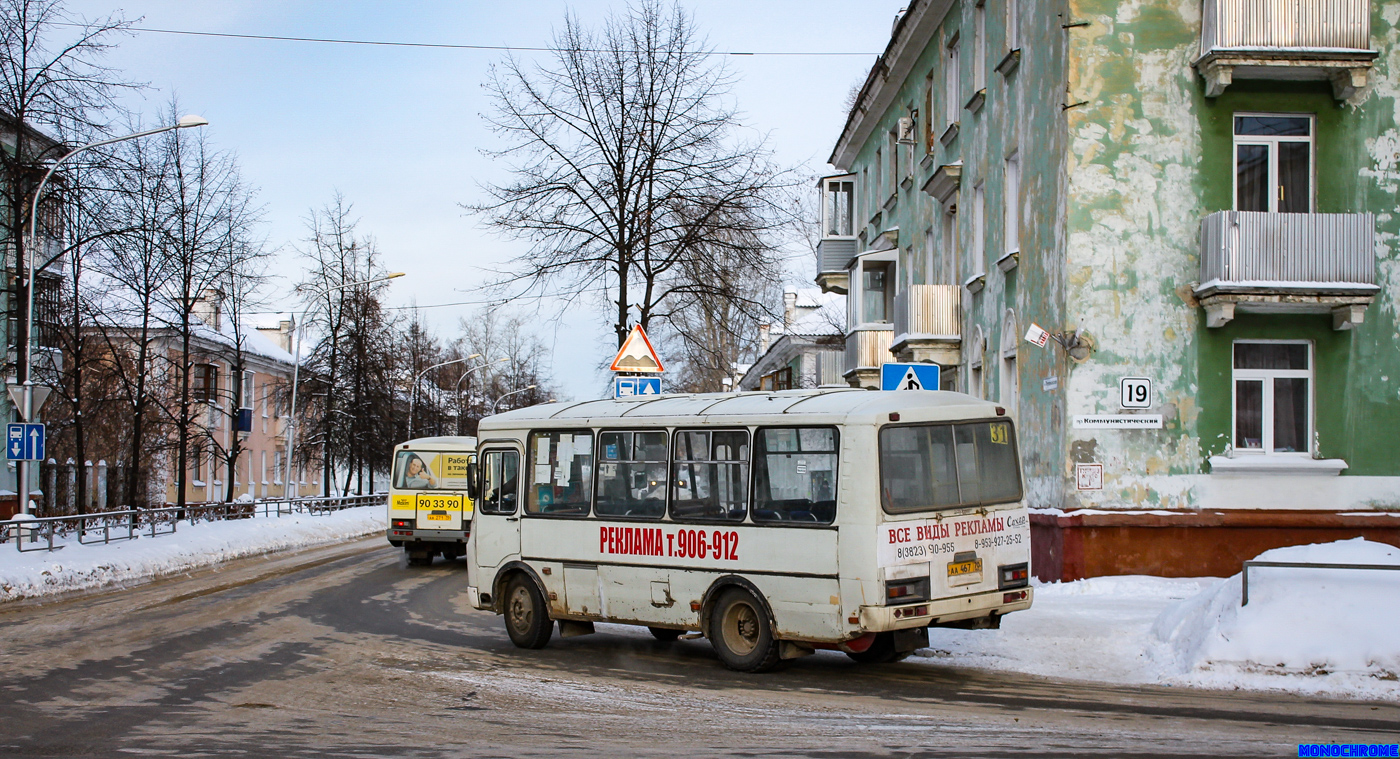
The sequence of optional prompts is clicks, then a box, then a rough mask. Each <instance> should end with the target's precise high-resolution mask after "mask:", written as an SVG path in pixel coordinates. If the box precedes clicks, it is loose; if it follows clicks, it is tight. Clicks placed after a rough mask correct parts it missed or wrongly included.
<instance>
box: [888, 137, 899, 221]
mask: <svg viewBox="0 0 1400 759" xmlns="http://www.w3.org/2000/svg"><path fill="white" fill-rule="evenodd" d="M885 158H886V159H887V160H888V161H889V162H890V165H889V173H888V176H889V178H890V189H889V192H888V193H886V194H885V202H887V203H888V202H889V199H890V198H892V197H894V194H895V193H897V192H899V127H898V126H896V127H895V128H894V129H891V130H890V132H889V134H887V135H885Z"/></svg>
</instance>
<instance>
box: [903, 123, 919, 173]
mask: <svg viewBox="0 0 1400 759" xmlns="http://www.w3.org/2000/svg"><path fill="white" fill-rule="evenodd" d="M918 135H919V109H917V108H910V109H909V132H908V134H904V135H901V138H902V139H903V141H904V176H905V177H909V178H913V176H914V157H915V150H916V149H917V148H918V146H919V137H918Z"/></svg>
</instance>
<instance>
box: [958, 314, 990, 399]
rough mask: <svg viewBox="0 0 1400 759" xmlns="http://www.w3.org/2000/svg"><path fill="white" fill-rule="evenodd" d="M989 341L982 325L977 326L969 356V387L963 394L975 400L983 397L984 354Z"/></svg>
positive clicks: (969, 348)
mask: <svg viewBox="0 0 1400 759" xmlns="http://www.w3.org/2000/svg"><path fill="white" fill-rule="evenodd" d="M986 347H987V339H986V338H985V337H984V336H983V335H982V325H980V324H979V325H977V327H976V328H975V329H974V330H973V333H972V342H971V344H969V346H968V355H967V369H968V372H967V387H966V388H964V389H963V392H965V393H967V394H968V395H971V396H973V397H974V398H981V397H982V353H983V352H984V351H985V350H986Z"/></svg>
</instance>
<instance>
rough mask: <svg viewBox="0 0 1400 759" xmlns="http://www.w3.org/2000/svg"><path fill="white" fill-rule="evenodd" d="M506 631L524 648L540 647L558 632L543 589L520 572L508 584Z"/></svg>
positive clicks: (513, 640) (511, 638)
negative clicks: (545, 600)
mask: <svg viewBox="0 0 1400 759" xmlns="http://www.w3.org/2000/svg"><path fill="white" fill-rule="evenodd" d="M503 606H504V608H505V618H506V633H507V634H509V635H510V642H511V643H514V644H515V645H516V646H518V647H520V648H530V649H539V648H544V647H545V646H546V645H547V644H548V643H549V638H550V636H551V635H553V634H554V620H552V619H550V618H549V611H548V610H547V609H546V608H545V605H544V596H542V595H540V589H539V588H537V587H535V583H533V582H531V581H530V578H528V577H526V576H525V575H524V574H517V575H515V576H514V577H512V578H510V581H509V582H507V583H506V595H505V599H504V604H503Z"/></svg>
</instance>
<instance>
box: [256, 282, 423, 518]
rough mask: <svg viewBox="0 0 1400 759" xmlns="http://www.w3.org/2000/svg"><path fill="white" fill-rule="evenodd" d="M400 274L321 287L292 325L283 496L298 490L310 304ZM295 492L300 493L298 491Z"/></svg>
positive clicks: (283, 465) (285, 496)
mask: <svg viewBox="0 0 1400 759" xmlns="http://www.w3.org/2000/svg"><path fill="white" fill-rule="evenodd" d="M402 276H403V272H401V271H395V272H390V273H388V274H385V275H384V276H382V277H373V278H370V279H366V280H361V281H359V282H348V283H346V284H343V285H334V286H331V287H323V288H321V289H320V290H317V291H316V292H315V294H314V295H313V296H312V297H311V301H310V302H309V303H307V304H306V308H304V309H302V311H301V319H299V320H297V322H296V324H293V325H292V338H293V339H294V340H295V341H296V350H295V352H294V353H293V354H292V405H291V408H289V409H288V410H287V460H286V461H284V462H283V464H282V497H283V498H287V497H288V496H287V487H288V486H289V485H290V486H291V487H292V490H293V492H294V493H295V491H297V490H298V488H297V487H296V486H297V483H294V482H292V453H294V452H295V450H296V439H297V389H298V388H297V384H298V383H297V380H298V379H299V378H300V375H301V334H302V325H303V324H304V323H305V322H306V315H307V314H309V313H311V305H312V304H313V303H315V302H316V299H317V298H320V297H321V296H323V295H329V294H330V293H333V292H336V291H338V290H349V289H350V288H352V287H359V286H360V285H372V284H374V283H375V282H385V281H387V280H390V279H398V278H399V277H402ZM296 494H297V495H300V493H296Z"/></svg>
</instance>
